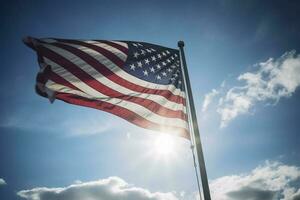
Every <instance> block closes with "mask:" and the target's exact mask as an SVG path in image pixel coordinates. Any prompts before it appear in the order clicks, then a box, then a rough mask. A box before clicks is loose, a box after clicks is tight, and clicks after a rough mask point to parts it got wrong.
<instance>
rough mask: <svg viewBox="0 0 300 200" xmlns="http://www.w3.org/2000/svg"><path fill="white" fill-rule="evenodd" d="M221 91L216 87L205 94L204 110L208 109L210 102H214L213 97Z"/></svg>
mask: <svg viewBox="0 0 300 200" xmlns="http://www.w3.org/2000/svg"><path fill="white" fill-rule="evenodd" d="M218 94H219V92H218V91H217V90H215V89H212V91H211V92H209V93H207V94H206V95H205V96H204V101H203V105H202V112H205V111H206V110H207V107H208V106H209V104H210V103H211V102H212V100H213V98H214V97H215V96H216V95H218Z"/></svg>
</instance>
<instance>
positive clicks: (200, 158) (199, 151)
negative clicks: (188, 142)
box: [178, 41, 211, 200]
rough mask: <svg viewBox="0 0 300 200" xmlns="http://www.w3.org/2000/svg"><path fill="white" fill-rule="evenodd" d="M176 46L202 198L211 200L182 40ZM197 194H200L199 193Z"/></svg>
mask: <svg viewBox="0 0 300 200" xmlns="http://www.w3.org/2000/svg"><path fill="white" fill-rule="evenodd" d="M178 47H179V50H180V55H181V61H182V65H183V72H184V75H185V76H183V77H184V79H185V82H186V90H187V91H186V92H187V95H188V101H189V106H190V113H191V120H192V121H191V122H192V125H193V133H194V138H195V145H196V149H197V156H198V162H199V168H200V175H201V181H202V187H203V194H204V200H211V198H210V192H209V185H208V180H207V174H206V169H205V162H204V156H203V151H202V145H201V140H200V134H199V127H198V122H197V116H196V111H195V105H194V99H193V94H192V89H191V84H190V78H189V74H188V69H187V65H186V61H185V56H184V51H183V47H184V42H183V41H179V42H178ZM199 195H201V194H199Z"/></svg>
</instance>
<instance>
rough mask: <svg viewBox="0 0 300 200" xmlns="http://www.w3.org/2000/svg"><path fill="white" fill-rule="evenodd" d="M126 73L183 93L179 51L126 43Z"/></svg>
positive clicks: (143, 43) (146, 44) (137, 43)
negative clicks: (174, 88)
mask: <svg viewBox="0 0 300 200" xmlns="http://www.w3.org/2000/svg"><path fill="white" fill-rule="evenodd" d="M127 44H128V58H127V60H126V63H125V66H124V68H123V70H124V71H126V72H127V73H129V74H131V75H133V76H135V77H137V78H139V79H142V80H144V81H148V82H151V83H157V84H162V85H168V84H172V85H174V86H175V87H176V88H178V89H181V90H182V91H184V85H183V80H182V72H181V67H180V57H179V51H178V50H176V49H170V48H166V47H162V46H158V45H154V44H149V43H145V42H127Z"/></svg>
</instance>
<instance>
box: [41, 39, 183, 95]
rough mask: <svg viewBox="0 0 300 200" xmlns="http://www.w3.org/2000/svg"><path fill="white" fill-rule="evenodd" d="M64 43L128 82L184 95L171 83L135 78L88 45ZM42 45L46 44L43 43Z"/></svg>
mask: <svg viewBox="0 0 300 200" xmlns="http://www.w3.org/2000/svg"><path fill="white" fill-rule="evenodd" d="M64 44H65V45H69V46H72V47H75V48H77V49H80V50H81V51H83V52H85V53H87V54H89V55H90V56H92V57H93V58H95V59H96V60H98V61H99V62H100V63H101V64H103V65H104V66H106V67H107V68H108V69H109V70H111V71H112V72H114V73H115V74H116V75H118V76H119V77H122V78H124V79H126V80H127V81H129V82H132V83H134V84H135V85H140V86H142V87H145V88H149V89H155V90H169V91H170V92H171V93H172V94H173V95H179V96H181V97H183V98H184V97H185V94H184V92H183V91H181V90H180V89H177V88H176V87H175V86H174V85H171V84H169V85H160V84H156V83H151V82H147V81H144V80H142V79H139V78H136V77H135V76H133V75H131V74H128V73H127V72H125V71H124V70H122V69H121V68H120V67H118V66H117V65H115V64H114V63H113V62H111V61H110V60H109V59H108V58H106V57H105V56H104V55H102V54H101V53H99V52H97V51H95V50H93V49H90V48H88V47H83V46H81V45H76V44H69V43H64ZM43 45H46V44H43Z"/></svg>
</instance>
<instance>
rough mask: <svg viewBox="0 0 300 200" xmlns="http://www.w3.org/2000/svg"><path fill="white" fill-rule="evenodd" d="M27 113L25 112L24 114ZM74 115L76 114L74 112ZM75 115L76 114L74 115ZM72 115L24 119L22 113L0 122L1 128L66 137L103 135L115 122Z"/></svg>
mask: <svg viewBox="0 0 300 200" xmlns="http://www.w3.org/2000/svg"><path fill="white" fill-rule="evenodd" d="M25 113H27V112H25ZM74 113H76V112H74ZM76 114H77V113H76ZM76 114H75V115H72V114H71V112H68V113H64V114H61V115H57V114H53V113H46V114H44V113H40V112H36V113H34V114H31V117H30V118H28V117H24V116H23V115H24V114H23V113H21V114H20V113H14V114H13V115H12V116H8V117H6V118H5V119H4V120H2V121H0V127H2V128H14V129H21V130H35V131H37V130H38V131H46V132H64V133H65V134H66V135H67V136H83V135H85V136H87V135H95V134H99V133H104V132H106V131H108V130H109V129H112V128H113V127H114V124H115V121H116V120H112V118H111V117H109V118H108V119H106V120H105V121H103V118H101V116H100V115H99V114H98V113H95V112H90V113H89V114H86V113H83V114H82V115H80V116H78V115H76Z"/></svg>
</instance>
